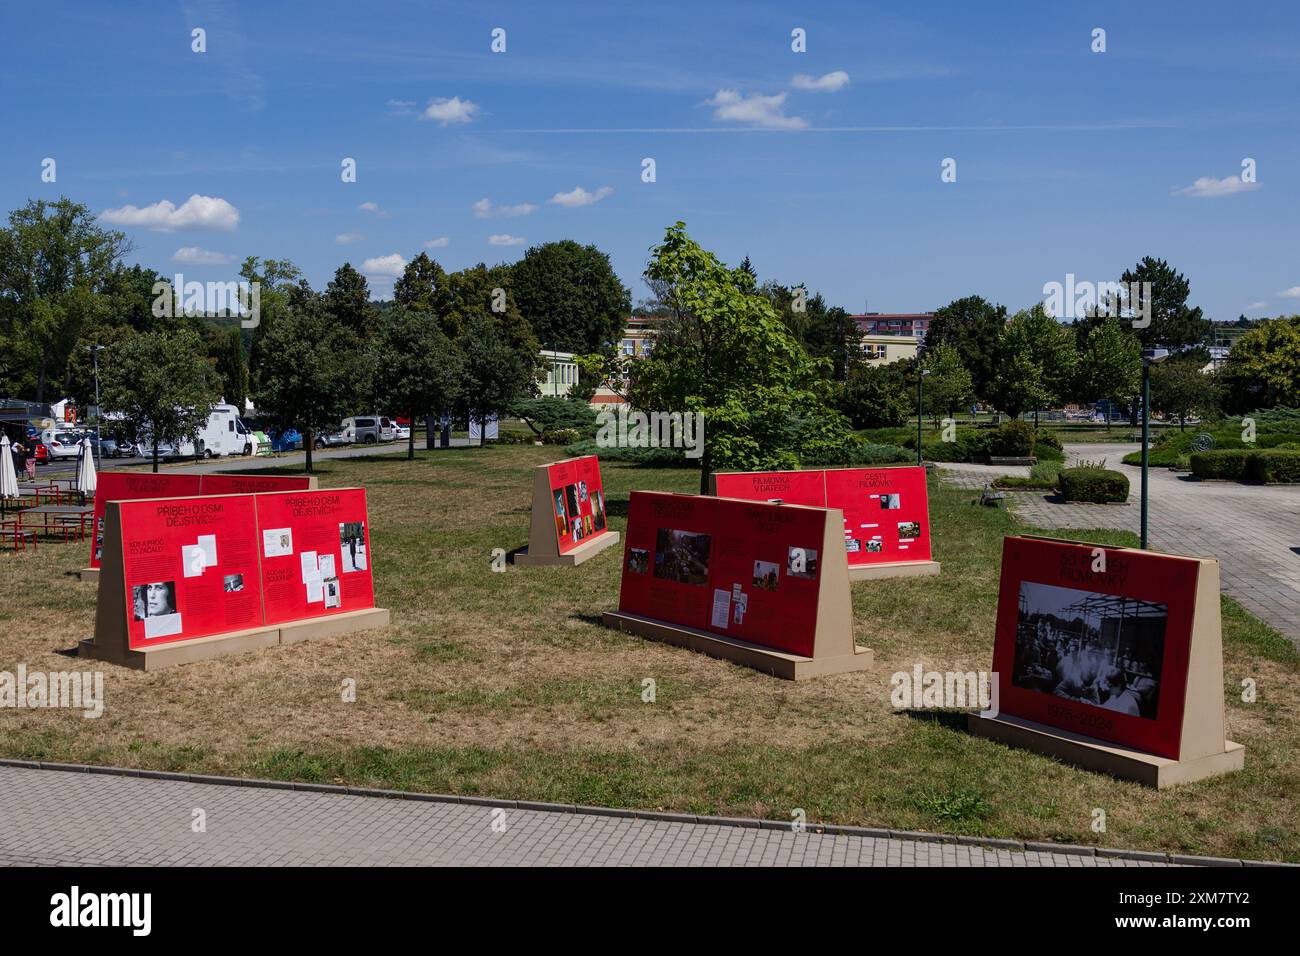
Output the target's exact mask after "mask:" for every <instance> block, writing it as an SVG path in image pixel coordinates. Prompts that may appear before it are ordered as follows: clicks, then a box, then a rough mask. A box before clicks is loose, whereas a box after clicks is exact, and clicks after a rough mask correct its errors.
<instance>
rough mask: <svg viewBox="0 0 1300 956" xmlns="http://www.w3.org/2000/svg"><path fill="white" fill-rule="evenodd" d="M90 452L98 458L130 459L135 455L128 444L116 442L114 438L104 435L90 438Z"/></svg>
mask: <svg viewBox="0 0 1300 956" xmlns="http://www.w3.org/2000/svg"><path fill="white" fill-rule="evenodd" d="M90 450H91V451H92V452H93V453H94V454H95V455H96V456H98V457H100V458H130V457H131V456H132V455H134V454H135V449H134V448H132V447H131V443H130V442H118V440H117V439H116V438H109V437H107V436H104V435H101V436H100V437H98V438H96V437H95V436H94V435H91V436H90Z"/></svg>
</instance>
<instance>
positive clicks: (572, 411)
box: [509, 395, 596, 438]
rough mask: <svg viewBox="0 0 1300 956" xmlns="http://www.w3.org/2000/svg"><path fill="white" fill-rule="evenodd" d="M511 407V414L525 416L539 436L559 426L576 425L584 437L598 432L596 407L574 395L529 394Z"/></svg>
mask: <svg viewBox="0 0 1300 956" xmlns="http://www.w3.org/2000/svg"><path fill="white" fill-rule="evenodd" d="M509 411H510V414H511V415H513V416H515V417H516V418H519V419H522V420H523V423H524V424H525V425H527V426H528V427H529V428H530V429H532V432H533V434H534V435H536V436H537V437H538V438H540V437H541V436H542V435H544V434H546V433H547V432H552V431H555V430H556V429H557V428H572V429H574V430H575V431H577V432H578V433H580V434H581V435H582V436H583V437H590V436H591V435H593V434H595V432H596V411H595V409H593V408H592V407H591V406H590V405H588V404H587V403H586V402H583V401H576V400H574V399H573V398H572V397H566V398H559V397H557V396H554V395H544V396H542V397H541V398H527V399H524V400H522V401H518V402H515V403H514V404H513V405H511V406H510V409H509Z"/></svg>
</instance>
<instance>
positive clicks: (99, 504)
mask: <svg viewBox="0 0 1300 956" xmlns="http://www.w3.org/2000/svg"><path fill="white" fill-rule="evenodd" d="M311 481H312V479H311V477H310V476H308V475H167V474H159V475H155V474H150V473H147V472H144V473H141V472H134V471H103V472H100V473H99V475H98V476H97V481H96V486H95V539H94V541H92V542H91V545H90V567H92V568H97V567H99V557H100V555H99V551H100V548H101V547H102V546H103V539H104V505H105V504H106V503H108V502H110V501H133V500H136V499H138V498H181V497H190V496H192V495H246V494H253V493H255V492H262V491H300V490H302V489H304V488H310V487H311Z"/></svg>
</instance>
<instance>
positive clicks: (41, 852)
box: [0, 766, 1240, 867]
mask: <svg viewBox="0 0 1300 956" xmlns="http://www.w3.org/2000/svg"><path fill="white" fill-rule="evenodd" d="M288 786H289V785H288V784H279V785H277V787H278V788H271V787H267V786H256V785H246V786H229V785H224V784H213V783H196V782H189V781H185V780H176V779H154V778H146V777H127V776H119V775H115V774H106V773H87V772H85V771H81V772H74V771H58V770H43V769H27V768H22V767H14V766H0V866H27V865H39V864H45V865H51V864H52V865H60V866H77V865H91V866H430V865H437V866H455V865H470V866H1018V867H1026V866H1029V867H1037V866H1044V867H1047V866H1050V867H1058V866H1059V867H1067V866H1068V867H1095V866H1106V867H1109V866H1166V865H1171V863H1172V864H1175V865H1176V864H1178V863H1195V862H1198V861H1197V860H1196V859H1195V858H1177V859H1176V860H1173V861H1171V860H1170V859H1169V858H1167V857H1165V856H1164V854H1155V853H1145V854H1144V853H1128V852H1124V855H1123V856H1120V855H1119V854H1120V853H1121V852H1122V851H1106V850H1102V851H1093V850H1092V849H1091V848H1087V847H1074V848H1066V847H1062V848H1055V847H1052V846H1051V845H1047V846H1044V845H1042V844H1029V845H1028V847H1025V848H1024V849H1007V848H1002V847H988V846H977V845H974V841H968V842H966V843H957V842H944V843H940V842H933V841H935V840H937V838H936V837H933V836H931V838H930V840H929V841H927V840H922V839H920V838H918V837H917V836H914V837H912V838H910V839H909V838H900V837H892V836H891V835H890V834H889V833H887V832H886V831H861V830H860V831H857V832H845V831H851V830H853V829H854V828H848V827H845V828H838V829H839V830H840V832H836V833H817V832H813V831H814V829H815V827H810V829H809V830H807V831H805V832H802V833H795V832H793V831H792V830H791V829H790V827H789V826H780V827H779V828H778V827H776V826H769V825H764V826H762V827H760V826H759V825H758V823H757V822H756V821H753V820H749V821H743V823H744V824H745V825H734V824H731V823H726V822H716V821H714V822H701V821H696V820H695V819H694V818H685V817H678V818H676V819H650V818H646V817H645V815H642V816H640V817H632V816H629V815H612V813H613V811H608V810H606V811H602V810H599V809H596V808H581V809H579V808H573V807H569V808H560V807H557V808H556V809H554V810H539V809H531V808H529V807H523V806H519V805H516V804H510V803H496V802H489V801H481V802H477V803H470V802H467V801H468V798H462V799H461V801H460V802H451V801H452V800H454V799H455V798H439V799H436V800H429V799H418V798H417V799H384V798H382V797H377V796H360V795H351V794H346V793H327V792H313V791H311V790H308V789H280V788H287V787H288ZM299 786H304V785H299ZM534 806H536V805H534ZM196 810H202V811H203V820H204V825H205V827H206V830H205V832H202V833H195V832H194V830H193V821H194V820H195V819H196V813H195V811H196ZM584 811H587V812H584ZM659 816H667V815H664V814H661V815H659ZM737 822H738V823H739V822H741V821H737ZM494 824H495V827H494ZM502 827H504V829H501V828H502ZM869 833H875V834H879V835H878V836H876V835H866V834H869ZM992 842H993V843H998V842H1008V841H992ZM1237 865H1240V864H1239V863H1238V864H1237Z"/></svg>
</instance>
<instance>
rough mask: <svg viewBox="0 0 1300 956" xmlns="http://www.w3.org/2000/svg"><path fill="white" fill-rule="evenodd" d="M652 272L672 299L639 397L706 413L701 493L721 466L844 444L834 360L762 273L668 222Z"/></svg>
mask: <svg viewBox="0 0 1300 956" xmlns="http://www.w3.org/2000/svg"><path fill="white" fill-rule="evenodd" d="M645 275H646V280H647V282H648V283H649V284H650V286H651V288H652V289H654V290H655V292H656V294H657V296H658V298H659V300H660V301H661V302H662V303H664V304H665V305H666V306H667V307H668V308H670V309H671V317H670V318H668V319H667V320H665V321H664V323H663V325H662V326H661V327H660V330H659V333H658V335H657V336H656V339H655V347H654V351H653V353H651V356H650V358H648V359H645V360H644V361H641V362H638V363H636V364H635V366H634V367H633V378H632V386H631V398H632V404H633V405H634V406H635V407H636V408H638V409H641V410H644V411H652V412H653V411H660V412H669V413H672V412H683V413H685V412H691V413H695V414H697V415H702V416H703V421H704V429H703V431H704V443H703V444H704V448H703V457H702V459H701V463H700V464H701V469H700V493H701V494H704V493H706V492H707V491H708V487H709V476H710V475H711V474H712V471H713V469H714V468H742V469H765V468H783V467H792V466H794V465H797V464H798V462H799V458H800V455H801V454H802V455H805V456H807V457H808V458H809V460H812V459H814V458H817V457H819V456H824V455H825V454H826V453H827V452H831V451H839V450H841V449H842V447H843V443H844V441H845V440H846V438H847V424H848V423H847V422H846V421H845V420H844V418H843V416H842V415H840V414H839V413H838V412H836V411H833V410H832V409H830V408H829V407H828V405H827V404H826V399H827V396H828V394H829V392H830V383H829V382H828V381H827V380H826V379H825V377H824V373H825V371H826V366H827V364H828V363H826V362H823V361H817V360H813V359H810V358H809V357H808V355H807V354H806V353H805V352H804V350H803V349H802V348H801V347H800V346H799V343H798V342H797V341H795V339H794V337H793V336H792V335H791V334H790V332H789V331H788V330H787V329H786V327H785V325H784V324H783V323H782V322H781V320H780V318H778V316H777V314H776V310H775V309H774V308H773V307H772V303H771V301H769V300H768V298H767V297H766V296H764V295H763V294H762V293H760V292H758V291H757V290H756V288H755V285H754V277H753V276H752V275H751V274H750V273H749V272H747V271H745V270H744V269H739V268H736V269H730V268H728V267H727V266H726V265H724V264H723V263H722V262H720V261H719V260H718V258H717V257H716V256H715V255H714V254H713V253H711V252H709V251H707V250H706V249H703V248H702V247H701V246H700V245H699V244H698V243H696V242H695V241H694V240H692V239H691V238H690V236H689V235H687V233H686V225H685V223H682V222H678V223H676V224H675V225H673V226H671V227H669V228H668V230H667V232H666V234H665V236H664V241H663V242H662V243H661V244H660V245H659V246H657V247H655V249H654V250H653V252H652V255H651V259H650V263H649V265H648V266H647V267H646V273H645Z"/></svg>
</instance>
